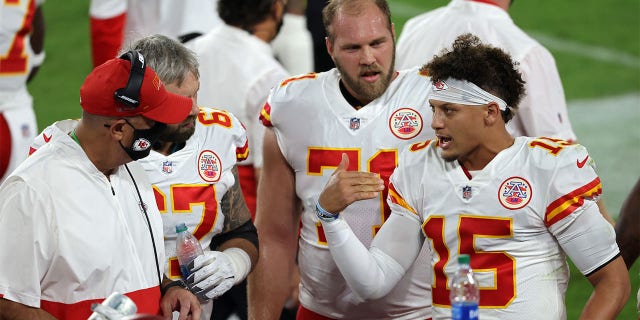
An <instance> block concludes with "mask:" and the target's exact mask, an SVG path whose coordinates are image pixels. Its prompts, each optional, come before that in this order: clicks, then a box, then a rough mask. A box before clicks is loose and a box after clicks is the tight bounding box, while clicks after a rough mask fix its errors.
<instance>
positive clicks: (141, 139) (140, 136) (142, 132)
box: [119, 119, 167, 161]
mask: <svg viewBox="0 0 640 320" xmlns="http://www.w3.org/2000/svg"><path fill="white" fill-rule="evenodd" d="M124 121H126V122H127V124H128V125H130V126H131V128H133V143H132V144H131V147H125V146H123V145H122V142H119V143H120V146H121V147H122V149H123V150H124V152H126V153H127V154H128V155H129V157H131V159H132V160H133V161H135V160H138V159H142V158H144V157H146V156H148V155H149V153H151V146H153V144H154V143H155V142H156V141H158V138H159V137H160V135H161V134H162V132H163V131H164V129H165V128H166V127H167V125H166V124H164V123H160V122H156V123H155V124H154V125H153V127H151V128H149V129H136V127H134V126H133V125H132V124H131V123H129V121H127V119H124Z"/></svg>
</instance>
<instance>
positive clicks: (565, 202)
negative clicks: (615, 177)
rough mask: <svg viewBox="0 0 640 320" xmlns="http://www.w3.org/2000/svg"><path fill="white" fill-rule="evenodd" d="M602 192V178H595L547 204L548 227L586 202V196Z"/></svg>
mask: <svg viewBox="0 0 640 320" xmlns="http://www.w3.org/2000/svg"><path fill="white" fill-rule="evenodd" d="M600 193H602V184H601V183H600V178H595V179H594V180H593V181H591V182H589V183H587V184H586V185H584V186H582V187H580V188H578V189H576V190H574V191H572V192H570V193H568V194H566V195H564V196H562V197H560V198H559V199H557V200H555V201H553V202H552V203H551V204H549V205H548V206H547V212H546V213H545V223H546V225H547V227H549V226H551V225H553V224H554V223H556V222H558V221H560V220H562V219H563V218H564V217H566V216H568V215H570V214H571V213H572V212H574V211H575V210H576V209H578V208H580V207H581V206H582V205H583V204H584V200H585V198H592V197H595V196H598V195H599V194H600Z"/></svg>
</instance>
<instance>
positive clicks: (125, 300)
mask: <svg viewBox="0 0 640 320" xmlns="http://www.w3.org/2000/svg"><path fill="white" fill-rule="evenodd" d="M91 310H92V311H93V313H92V314H91V316H90V317H89V319H88V320H120V319H123V318H124V317H125V316H130V315H135V314H136V311H137V310H138V308H137V307H136V304H135V302H133V300H131V299H130V298H129V297H127V296H125V295H123V294H121V293H119V292H114V293H112V294H111V295H110V296H109V297H107V298H106V299H104V301H102V303H100V304H98V303H94V304H93V305H91Z"/></svg>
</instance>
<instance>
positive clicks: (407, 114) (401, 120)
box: [389, 108, 423, 140]
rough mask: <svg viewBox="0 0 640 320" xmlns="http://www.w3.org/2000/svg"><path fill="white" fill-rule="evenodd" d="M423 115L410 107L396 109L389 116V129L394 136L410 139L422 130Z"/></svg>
mask: <svg viewBox="0 0 640 320" xmlns="http://www.w3.org/2000/svg"><path fill="white" fill-rule="evenodd" d="M422 126H423V122H422V116H421V115H420V113H418V112H417V111H415V110H413V109H410V108H402V109H398V110H396V111H395V112H394V113H393V114H392V115H391V117H390V118H389V129H391V132H392V133H393V135H394V136H396V137H398V138H400V139H403V140H409V139H411V138H414V137H415V136H417V135H418V134H419V133H420V131H422Z"/></svg>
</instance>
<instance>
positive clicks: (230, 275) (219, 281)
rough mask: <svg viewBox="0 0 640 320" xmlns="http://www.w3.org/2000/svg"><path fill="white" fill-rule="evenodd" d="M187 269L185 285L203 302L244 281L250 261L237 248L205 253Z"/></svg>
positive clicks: (247, 256)
mask: <svg viewBox="0 0 640 320" xmlns="http://www.w3.org/2000/svg"><path fill="white" fill-rule="evenodd" d="M189 269H190V275H189V277H188V278H187V285H188V286H189V288H190V290H191V292H192V293H193V294H194V295H195V296H196V297H198V299H200V301H202V302H204V301H208V300H210V299H215V298H217V297H219V296H221V295H222V294H224V293H225V292H227V291H228V290H229V289H231V287H233V286H234V285H235V284H237V283H239V282H241V281H242V280H244V278H245V277H246V276H247V274H248V273H249V270H250V269H251V259H250V258H249V255H248V254H247V253H246V252H245V251H244V250H242V249H239V248H229V249H227V250H225V251H223V252H220V251H205V253H204V255H201V256H198V257H196V258H195V259H194V260H193V261H192V262H191V263H190V264H189Z"/></svg>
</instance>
